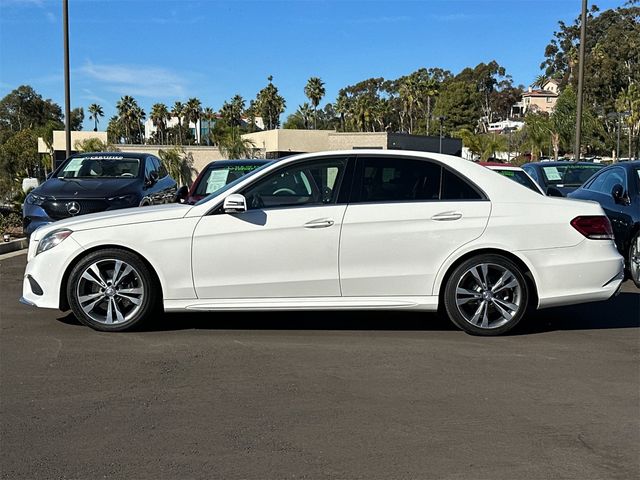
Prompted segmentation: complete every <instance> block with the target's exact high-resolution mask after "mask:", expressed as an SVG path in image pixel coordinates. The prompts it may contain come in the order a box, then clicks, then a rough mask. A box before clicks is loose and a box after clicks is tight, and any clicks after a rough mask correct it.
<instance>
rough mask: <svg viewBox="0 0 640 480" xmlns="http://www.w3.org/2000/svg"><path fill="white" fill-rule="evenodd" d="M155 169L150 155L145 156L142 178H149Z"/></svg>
mask: <svg viewBox="0 0 640 480" xmlns="http://www.w3.org/2000/svg"><path fill="white" fill-rule="evenodd" d="M155 171H157V170H156V166H155V165H154V164H153V159H152V157H147V159H146V160H145V162H144V178H146V179H147V180H149V179H150V178H151V173H152V172H155Z"/></svg>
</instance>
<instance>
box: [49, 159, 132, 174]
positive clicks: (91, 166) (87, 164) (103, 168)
mask: <svg viewBox="0 0 640 480" xmlns="http://www.w3.org/2000/svg"><path fill="white" fill-rule="evenodd" d="M139 171H140V160H139V159H137V158H125V157H112V156H109V157H98V156H96V157H80V158H71V159H69V161H67V163H65V164H64V166H63V167H62V168H61V169H60V170H59V171H58V173H57V174H56V176H57V177H58V178H120V177H129V178H131V177H137V176H138V172H139Z"/></svg>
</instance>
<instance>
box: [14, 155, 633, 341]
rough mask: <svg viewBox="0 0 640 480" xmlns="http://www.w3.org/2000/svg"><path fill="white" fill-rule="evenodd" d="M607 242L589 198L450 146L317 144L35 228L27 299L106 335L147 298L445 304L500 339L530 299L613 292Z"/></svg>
mask: <svg viewBox="0 0 640 480" xmlns="http://www.w3.org/2000/svg"><path fill="white" fill-rule="evenodd" d="M612 239H613V235H612V231H611V225H610V224H609V220H608V219H607V217H606V216H605V214H604V212H603V210H602V208H601V207H600V206H599V205H597V204H595V203H587V202H581V201H573V200H567V199H556V198H550V197H545V196H542V195H540V194H538V193H536V192H534V191H528V190H526V189H523V188H522V187H521V186H519V185H517V184H516V183H514V182H513V181H511V180H508V179H506V178H504V177H502V176H500V175H496V174H495V172H491V171H489V170H488V169H486V168H484V167H482V166H480V165H477V164H475V163H472V162H469V161H466V160H462V159H461V158H458V157H452V156H448V155H439V154H435V153H433V154H432V153H418V152H408V151H384V152H383V151H380V150H357V151H352V150H350V151H342V152H323V153H314V154H305V155H296V156H291V157H287V158H285V159H282V160H279V161H274V162H271V163H268V164H266V165H264V166H263V167H261V168H259V169H257V170H254V171H253V172H251V173H249V174H247V175H246V176H243V177H241V178H239V179H238V180H236V181H234V182H232V183H230V184H228V185H226V186H225V187H223V188H222V189H220V190H217V191H216V192H215V193H214V194H212V195H210V196H208V197H205V198H204V199H202V200H201V201H200V202H198V203H197V204H196V205H182V204H172V205H163V206H157V207H147V208H144V209H128V210H120V211H113V212H104V213H98V214H91V215H86V216H83V217H79V218H74V219H69V220H64V221H61V222H57V223H55V224H52V225H50V226H46V227H42V228H39V229H38V230H36V232H34V234H33V236H32V238H31V243H30V245H29V254H28V260H29V262H28V264H27V267H26V272H25V278H24V287H23V298H22V301H23V302H25V303H28V304H31V305H35V306H38V307H44V308H59V309H63V310H65V309H68V308H71V310H73V312H74V314H75V315H76V317H77V318H78V319H79V320H80V321H81V322H82V323H84V324H86V325H88V326H90V327H92V328H95V329H97V330H103V331H118V330H125V329H127V328H130V327H134V326H136V325H138V324H139V323H140V322H141V321H143V320H145V319H149V318H150V317H152V313H153V312H154V310H155V309H156V307H163V308H164V310H166V311H228V310H255V311H264V310H348V309H354V310H362V309H376V310H379V309H390V310H406V309H413V310H418V311H432V312H433V311H436V310H438V309H439V308H442V310H443V311H445V312H446V313H447V315H448V316H449V318H450V319H451V320H452V321H453V322H454V323H455V324H456V325H457V326H458V327H460V328H462V329H463V330H465V331H467V332H469V333H472V334H478V335H496V334H501V333H505V332H507V331H508V330H510V329H511V328H513V327H514V326H515V325H516V324H517V323H518V322H519V321H520V320H521V319H522V318H523V316H524V315H525V313H526V312H527V311H528V310H529V309H530V308H545V307H552V306H557V305H569V304H575V303H581V302H591V301H597V300H606V299H608V298H609V297H611V296H612V295H614V294H615V293H616V291H617V290H618V289H619V287H620V285H621V282H622V279H623V267H624V263H623V259H622V257H621V256H620V255H619V254H618V252H617V250H616V248H615V245H614V243H613V240H612ZM212 321H215V317H214V318H213V319H212ZM301 321H302V320H301Z"/></svg>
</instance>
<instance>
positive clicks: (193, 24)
mask: <svg viewBox="0 0 640 480" xmlns="http://www.w3.org/2000/svg"><path fill="white" fill-rule="evenodd" d="M61 3H62V2H61V0H0V96H4V95H5V94H6V93H8V92H9V91H11V90H12V89H13V88H16V87H17V86H18V85H21V84H29V85H31V86H33V87H34V88H35V89H36V90H37V91H38V92H39V93H41V94H42V95H43V96H44V97H46V98H52V99H53V100H55V101H56V102H58V103H59V104H60V105H61V106H63V102H64V92H63V70H62V18H61ZM591 3H592V2H590V4H591ZM622 3H624V0H618V1H609V0H600V1H598V2H596V4H597V5H598V6H599V7H600V8H601V9H602V10H604V9H606V8H614V7H617V6H620V5H621V4H622ZM69 4H70V6H69V17H70V36H71V40H70V45H71V70H72V76H71V89H72V91H71V100H72V106H73V107H77V106H82V107H84V108H85V111H86V107H87V106H88V105H89V104H90V103H99V104H101V105H102V106H103V108H104V110H105V115H106V119H108V117H109V116H110V115H112V114H113V113H114V110H115V103H116V102H117V100H118V99H119V98H120V96H122V95H125V94H129V95H133V96H134V97H135V98H136V99H137V100H138V102H139V103H140V104H141V105H142V107H143V108H144V109H145V110H146V111H147V113H148V112H149V110H150V107H151V105H152V104H153V103H156V102H164V103H166V104H167V105H169V106H171V105H172V104H173V102H174V101H176V100H181V101H186V100H187V98H189V97H193V96H195V97H198V98H199V99H200V100H201V101H202V103H203V106H211V107H212V108H214V109H216V110H217V109H219V108H220V107H221V106H222V103H223V102H224V100H226V99H229V98H231V97H232V96H233V95H234V94H236V93H239V94H241V95H242V96H243V97H244V98H245V99H247V100H248V99H250V98H254V97H255V95H256V93H257V92H258V90H260V89H261V88H262V87H263V86H264V85H265V84H266V82H267V80H266V79H267V76H269V75H273V77H274V84H275V85H276V86H277V87H278V88H279V89H280V92H281V94H282V95H283V96H284V97H285V99H286V101H287V113H292V112H293V111H295V109H296V108H297V106H298V105H299V104H301V103H302V102H304V101H305V100H306V99H305V97H304V92H303V88H304V85H305V83H306V81H307V79H308V78H309V77H310V76H319V77H321V78H322V79H323V80H324V81H325V83H326V90H327V96H326V97H325V99H324V100H323V102H322V103H323V104H324V103H325V102H327V101H332V100H333V99H334V98H335V96H336V94H337V92H338V90H339V89H340V88H341V87H343V86H345V85H348V84H352V83H355V82H357V81H360V80H363V79H365V78H369V77H378V76H382V77H385V78H397V77H399V76H401V75H405V74H408V73H410V72H412V71H414V70H416V69H418V68H420V67H436V66H437V67H442V68H446V69H449V70H451V71H453V72H454V73H457V72H458V71H460V70H461V69H462V68H464V67H466V66H475V65H476V64H478V63H480V62H488V61H491V60H493V59H495V60H497V61H498V62H499V63H500V64H502V65H503V66H505V67H506V68H507V72H508V73H510V74H511V75H512V76H513V79H514V81H515V83H516V84H524V85H528V84H530V83H531V82H532V81H533V79H534V78H535V77H536V76H537V75H539V74H540V70H539V65H540V62H541V61H542V60H543V53H544V48H545V46H546V45H547V43H548V42H549V40H550V38H551V36H552V34H553V32H554V30H555V29H556V28H557V22H558V20H565V21H567V22H571V21H573V19H574V18H575V17H576V16H577V15H578V14H579V10H580V4H581V2H580V0H422V1H417V0H416V1H399V0H398V1H376V0H369V1H358V2H355V1H346V0H324V1H319V0H297V1H271V0H262V1H246V0H235V1H222V0H220V1H218V0H201V1H195V0H194V1H191V0H153V1H145V0H109V1H105V0H70V1H69ZM284 118H285V116H283V117H282V119H283V120H284ZM106 119H104V120H103V123H104V126H106ZM86 128H91V127H90V123H89V122H88V121H85V129H86Z"/></svg>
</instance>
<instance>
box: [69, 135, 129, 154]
mask: <svg viewBox="0 0 640 480" xmlns="http://www.w3.org/2000/svg"><path fill="white" fill-rule="evenodd" d="M73 148H74V150H76V151H77V152H118V151H119V149H118V148H116V147H115V146H114V145H111V144H109V143H105V142H103V141H102V140H100V139H99V138H87V139H85V140H82V141H80V140H76V142H75V143H74V144H73Z"/></svg>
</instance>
